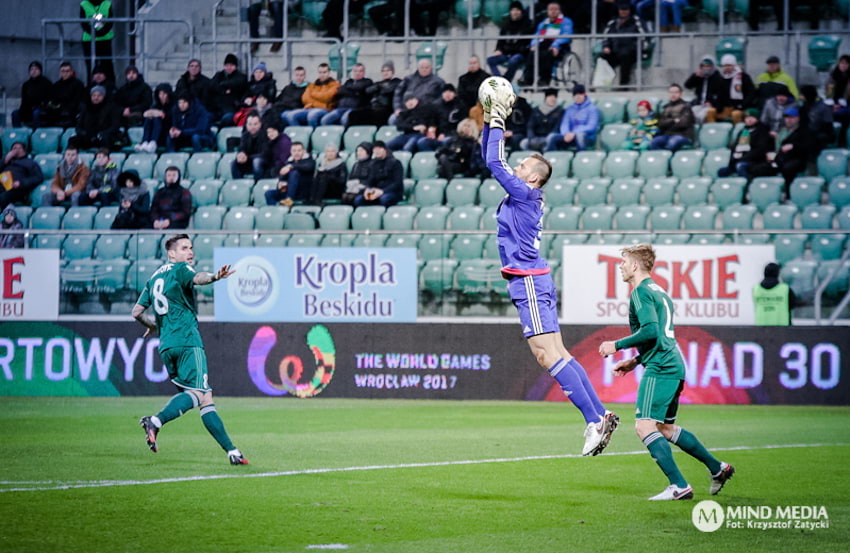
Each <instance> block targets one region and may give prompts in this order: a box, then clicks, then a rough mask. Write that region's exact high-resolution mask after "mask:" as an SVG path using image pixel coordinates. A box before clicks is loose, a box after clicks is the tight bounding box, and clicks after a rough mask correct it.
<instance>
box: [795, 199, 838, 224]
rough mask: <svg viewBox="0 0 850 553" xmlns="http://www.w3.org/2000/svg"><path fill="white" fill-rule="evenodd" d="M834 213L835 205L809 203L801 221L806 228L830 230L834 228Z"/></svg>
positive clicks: (801, 216)
mask: <svg viewBox="0 0 850 553" xmlns="http://www.w3.org/2000/svg"><path fill="white" fill-rule="evenodd" d="M834 215H835V206H834V205H831V204H825V205H809V206H806V208H805V209H804V210H803V213H802V214H801V215H800V223H801V224H802V227H803V228H804V229H806V230H829V229H831V228H832V217H833V216H834Z"/></svg>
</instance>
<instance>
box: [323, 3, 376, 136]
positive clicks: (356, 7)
mask: <svg viewBox="0 0 850 553" xmlns="http://www.w3.org/2000/svg"><path fill="white" fill-rule="evenodd" d="M364 4H366V0H350V1H349V3H348V14H349V16H357V17H359V16H362V15H363V5H364ZM344 7H345V2H344V0H330V2H328V4H327V6H325V11H323V12H322V22H323V23H324V27H325V29H327V32H326V33H325V36H326V37H328V38H338V39H340V40H342V29H341V27H342V22H343V19H344V17H345V13H344V12H345V10H344ZM323 124H324V123H323Z"/></svg>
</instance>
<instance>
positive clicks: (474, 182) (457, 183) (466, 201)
mask: <svg viewBox="0 0 850 553" xmlns="http://www.w3.org/2000/svg"><path fill="white" fill-rule="evenodd" d="M480 185H481V181H480V180H479V179H472V178H454V179H452V180H450V181H449V184H448V185H447V186H446V205H449V206H460V205H473V204H475V203H476V202H475V200H476V197H477V196H478V187H479V186H480Z"/></svg>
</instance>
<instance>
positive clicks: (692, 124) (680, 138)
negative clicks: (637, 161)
mask: <svg viewBox="0 0 850 553" xmlns="http://www.w3.org/2000/svg"><path fill="white" fill-rule="evenodd" d="M667 93H668V94H669V95H670V101H669V102H667V103H666V104H665V105H664V109H662V110H661V115H660V116H659V117H658V134H656V135H655V138H653V139H652V144H651V145H650V147H649V148H650V150H670V151H671V152H678V151H679V150H681V149H682V148H685V147H688V146H690V145H692V144H693V142H694V129H695V128H696V119H695V118H694V113H693V112H692V111H691V105H690V104H689V103H688V102H686V101H684V100H683V99H682V87H681V86H679V85H678V84H676V83H673V84H671V85H670V87H669V88H668V89H667Z"/></svg>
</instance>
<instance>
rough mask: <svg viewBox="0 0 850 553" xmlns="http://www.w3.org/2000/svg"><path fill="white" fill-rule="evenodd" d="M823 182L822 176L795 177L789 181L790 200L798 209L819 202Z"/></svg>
mask: <svg viewBox="0 0 850 553" xmlns="http://www.w3.org/2000/svg"><path fill="white" fill-rule="evenodd" d="M824 182H825V181H824V179H823V178H822V177H797V178H796V179H794V180H793V181H792V182H791V189H790V192H791V202H792V203H793V204H795V205H796V206H797V207H799V208H800V209H804V208H805V207H806V206H807V205H810V204H819V203H820V200H821V193H822V191H823V185H824Z"/></svg>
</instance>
